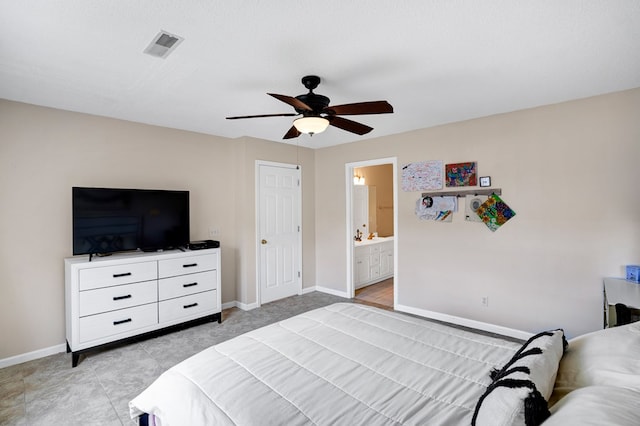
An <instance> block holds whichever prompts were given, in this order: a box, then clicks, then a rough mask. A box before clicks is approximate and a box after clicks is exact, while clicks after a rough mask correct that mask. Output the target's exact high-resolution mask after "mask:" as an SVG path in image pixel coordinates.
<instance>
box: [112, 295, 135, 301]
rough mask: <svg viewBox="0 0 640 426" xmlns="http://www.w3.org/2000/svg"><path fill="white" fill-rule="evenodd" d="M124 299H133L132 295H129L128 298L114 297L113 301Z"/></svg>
mask: <svg viewBox="0 0 640 426" xmlns="http://www.w3.org/2000/svg"><path fill="white" fill-rule="evenodd" d="M122 299H131V295H130V294H127V295H126V296H113V300H122Z"/></svg>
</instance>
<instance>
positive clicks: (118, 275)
mask: <svg viewBox="0 0 640 426" xmlns="http://www.w3.org/2000/svg"><path fill="white" fill-rule="evenodd" d="M128 276H131V272H124V273H122V274H113V278H122V277H128Z"/></svg>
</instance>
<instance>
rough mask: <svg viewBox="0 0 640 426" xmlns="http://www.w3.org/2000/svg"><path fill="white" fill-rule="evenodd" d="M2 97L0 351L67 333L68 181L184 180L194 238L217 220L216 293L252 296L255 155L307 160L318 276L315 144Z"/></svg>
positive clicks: (308, 221)
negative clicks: (217, 133) (226, 134)
mask: <svg viewBox="0 0 640 426" xmlns="http://www.w3.org/2000/svg"><path fill="white" fill-rule="evenodd" d="M296 150H297V148H296V147H295V146H292V145H285V144H280V143H274V142H266V141H256V140H252V139H247V138H241V139H237V140H231V139H227V138H221V137H214V136H209V135H203V134H197V133H191V132H185V131H180V130H171V129H167V128H160V127H154V126H147V125H143V124H136V123H131V122H125V121H120V120H112V119H107V118H102V117H95V116H91V115H86V114H78V113H72V112H66V111H60V110H55V109H49V108H41V107H37V106H32V105H27V104H21V103H15V102H9V101H5V100H0V194H1V197H2V198H1V208H0V236H1V237H2V238H1V239H0V341H1V342H2V344H0V361H2V360H3V359H5V358H9V357H13V356H18V355H22V354H26V353H29V352H32V351H39V350H44V349H46V348H50V347H53V346H56V345H61V344H63V343H64V341H65V336H64V276H63V274H64V271H63V258H65V257H68V256H70V255H71V187H72V186H102V187H125V188H158V189H185V190H189V191H190V195H191V197H190V198H191V238H192V239H194V240H196V239H205V238H209V236H208V232H209V227H216V228H219V229H220V236H219V237H218V239H219V240H220V242H221V245H222V269H223V271H222V301H223V303H224V302H232V301H238V302H240V303H241V304H244V305H251V304H255V302H256V300H255V295H256V292H255V285H256V284H255V265H254V262H255V237H254V234H255V214H254V206H255V191H254V185H255V177H254V176H255V175H254V169H255V161H256V160H258V159H260V160H267V161H278V162H283V163H292V164H295V162H296V158H298V157H299V158H300V163H301V164H302V171H303V177H302V181H303V191H304V192H305V195H304V197H303V203H304V204H303V210H304V217H303V226H304V227H305V228H303V231H304V232H303V250H304V251H303V256H304V257H303V261H304V262H305V264H307V265H308V267H305V269H304V275H303V280H304V281H305V285H306V286H311V287H313V286H314V285H315V281H314V278H315V269H314V267H313V262H314V259H315V252H314V225H313V222H314V215H315V213H314V212H315V208H314V205H313V202H314V197H313V190H314V176H315V171H314V166H313V155H314V152H313V150H309V149H305V148H300V149H299V152H296Z"/></svg>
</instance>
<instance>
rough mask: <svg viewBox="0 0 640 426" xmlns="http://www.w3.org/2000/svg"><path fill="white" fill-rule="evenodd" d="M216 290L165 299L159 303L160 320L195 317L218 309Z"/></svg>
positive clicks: (167, 320)
mask: <svg viewBox="0 0 640 426" xmlns="http://www.w3.org/2000/svg"><path fill="white" fill-rule="evenodd" d="M217 305H218V303H217V294H216V290H210V291H205V292H204V293H197V294H191V295H189V296H184V297H179V298H177V299H169V300H163V301H161V302H160V303H159V304H158V318H159V319H160V322H161V323H162V322H169V321H173V320H177V319H180V318H184V317H193V316H198V315H200V314H204V313H207V312H210V311H214V310H217V309H218V306H217Z"/></svg>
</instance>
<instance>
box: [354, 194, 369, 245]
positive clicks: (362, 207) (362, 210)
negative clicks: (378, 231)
mask: <svg viewBox="0 0 640 426" xmlns="http://www.w3.org/2000/svg"><path fill="white" fill-rule="evenodd" d="M353 229H354V230H356V231H360V232H362V235H363V236H364V238H367V236H368V235H369V187H368V186H365V185H354V187H353Z"/></svg>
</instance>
